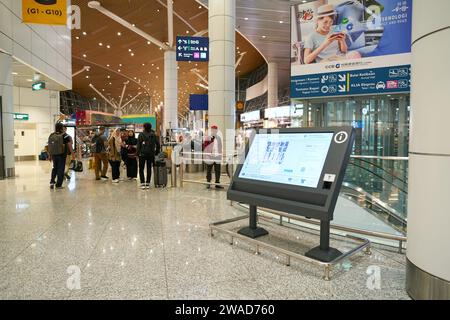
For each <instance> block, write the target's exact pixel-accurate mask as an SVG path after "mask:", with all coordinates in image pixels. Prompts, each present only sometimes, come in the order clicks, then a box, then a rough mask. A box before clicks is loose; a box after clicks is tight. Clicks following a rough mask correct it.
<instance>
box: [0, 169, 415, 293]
mask: <svg viewBox="0 0 450 320" xmlns="http://www.w3.org/2000/svg"><path fill="white" fill-rule="evenodd" d="M16 170H17V172H18V174H19V177H18V178H16V179H13V180H6V181H0V299H408V296H407V294H406V292H405V290H404V281H405V259H404V256H401V255H397V254H395V253H393V252H388V251H384V250H381V249H380V248H379V249H374V254H373V255H372V256H370V257H369V256H365V255H363V254H361V255H358V256H357V257H356V258H354V259H352V260H351V261H348V262H346V263H345V265H344V264H343V267H342V268H341V269H340V270H338V271H335V272H334V273H333V279H332V281H330V282H325V281H323V280H322V279H321V276H322V274H321V270H318V269H315V268H314V267H311V266H310V265H305V264H303V263H301V262H296V261H292V265H291V267H286V266H285V265H283V263H282V261H281V259H277V257H276V256H275V255H273V254H270V253H268V252H262V254H261V255H260V256H255V255H254V254H253V253H252V251H251V250H250V249H248V248H247V247H246V246H245V244H238V245H237V246H230V245H229V243H228V242H227V241H226V239H224V238H221V237H216V238H211V237H210V236H209V230H208V225H209V223H211V222H214V221H217V220H221V219H224V218H230V217H235V216H238V215H242V214H243V211H242V210H241V209H239V208H234V207H231V206H230V203H229V202H228V201H226V192H224V191H215V190H211V191H207V190H205V189H204V187H203V186H200V185H192V184H190V185H185V188H183V189H171V188H168V189H151V190H148V191H142V190H140V189H138V188H137V185H136V184H135V183H134V182H123V183H120V184H119V185H112V184H111V183H108V182H96V181H93V177H92V171H87V172H84V173H83V174H77V177H76V178H75V179H72V182H71V184H70V185H69V187H68V188H67V189H66V190H58V191H50V190H49V188H48V175H49V170H50V166H49V165H48V164H47V163H37V162H30V163H21V164H18V165H17V169H16ZM277 232H279V233H277ZM273 234H274V235H273V236H272V238H271V239H268V241H272V240H273V241H277V240H276V239H277V237H279V238H280V239H283V238H284V237H286V238H292V239H296V238H297V236H298V237H299V239H305V240H307V239H308V241H310V242H311V241H315V239H316V238H315V235H313V234H309V233H301V232H299V231H295V230H284V229H281V230H280V229H277V231H274V233H273ZM374 268H375V270H379V272H380V273H379V274H380V281H381V282H380V285H381V286H380V288H379V289H377V288H376V286H375V288H373V286H370V284H371V283H372V282H371V279H372V278H373V276H372V275H371V274H370V272H369V271H370V270H372V269H374ZM74 271H75V273H74ZM78 271H79V276H80V277H79V278H80V289H77V288H76V286H74V284H75V283H76V282H74V281H72V280H73V279H76V278H77V277H76V276H77V275H78ZM69 288H71V289H69Z"/></svg>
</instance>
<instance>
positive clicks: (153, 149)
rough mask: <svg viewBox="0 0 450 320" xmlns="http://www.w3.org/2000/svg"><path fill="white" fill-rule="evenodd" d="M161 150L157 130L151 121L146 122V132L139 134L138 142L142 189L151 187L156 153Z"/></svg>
mask: <svg viewBox="0 0 450 320" xmlns="http://www.w3.org/2000/svg"><path fill="white" fill-rule="evenodd" d="M159 151H160V143H159V141H158V137H157V136H156V134H155V132H154V131H153V130H152V125H151V123H145V124H144V132H142V133H140V134H139V137H138V143H137V154H138V157H139V178H140V180H141V189H142V190H144V189H150V181H151V177H152V166H153V165H154V163H155V155H157V154H158V153H159ZM145 166H147V176H145V175H144V169H145Z"/></svg>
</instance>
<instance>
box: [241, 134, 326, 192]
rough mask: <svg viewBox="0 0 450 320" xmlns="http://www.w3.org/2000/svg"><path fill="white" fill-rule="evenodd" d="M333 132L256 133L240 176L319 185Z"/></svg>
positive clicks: (305, 185) (311, 186) (308, 185)
mask: <svg viewBox="0 0 450 320" xmlns="http://www.w3.org/2000/svg"><path fill="white" fill-rule="evenodd" d="M332 139H333V133H281V134H273V133H271V134H257V135H256V136H255V138H254V140H253V143H252V145H251V147H250V150H249V152H248V154H247V157H246V159H245V162H244V164H243V166H242V169H241V172H240V174H239V178H242V179H249V180H259V181H266V182H273V183H281V184H288V185H295V186H300V187H308V188H317V187H318V184H319V181H320V177H321V174H322V171H323V166H324V164H325V160H326V158H327V155H328V151H329V149H330V145H331V141H332Z"/></svg>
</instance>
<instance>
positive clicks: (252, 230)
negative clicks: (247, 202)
mask: <svg viewBox="0 0 450 320" xmlns="http://www.w3.org/2000/svg"><path fill="white" fill-rule="evenodd" d="M249 211H250V212H249V220H250V221H249V226H248V227H245V228H242V229H241V230H239V231H238V233H239V234H242V235H243V236H247V237H249V238H252V239H256V238H259V237H262V236H265V235H268V234H269V232H268V231H267V230H266V229H263V228H258V225H257V224H258V208H257V207H256V206H250V208H249Z"/></svg>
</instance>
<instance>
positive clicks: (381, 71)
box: [291, 0, 412, 98]
mask: <svg viewBox="0 0 450 320" xmlns="http://www.w3.org/2000/svg"><path fill="white" fill-rule="evenodd" d="M291 20H292V24H291V49H292V53H291V97H292V98H317V97H333V96H349V95H364V94H387V93H398V92H409V91H410V67H411V27H412V23H411V21H412V0H317V1H312V2H309V3H305V4H299V5H294V6H292V7H291Z"/></svg>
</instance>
